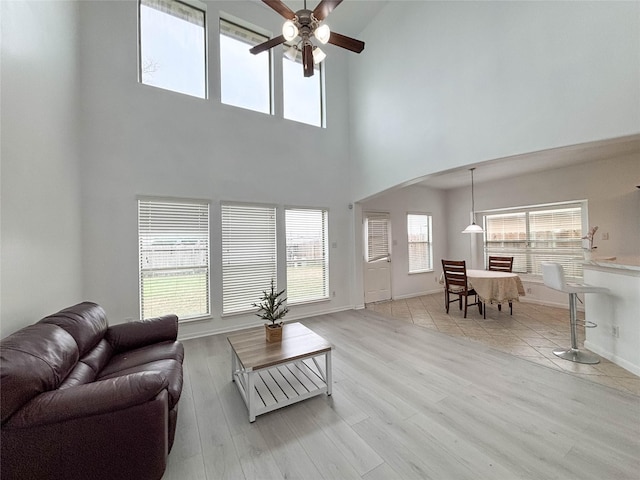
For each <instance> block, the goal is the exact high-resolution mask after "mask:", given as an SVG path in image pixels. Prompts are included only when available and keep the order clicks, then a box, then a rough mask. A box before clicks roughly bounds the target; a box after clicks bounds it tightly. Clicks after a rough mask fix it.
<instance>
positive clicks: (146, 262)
mask: <svg viewBox="0 0 640 480" xmlns="http://www.w3.org/2000/svg"><path fill="white" fill-rule="evenodd" d="M138 243H139V257H140V258H139V260H140V285H139V287H140V317H141V318H152V317H157V316H159V315H165V314H169V313H174V314H176V315H178V317H179V318H180V319H181V320H184V319H188V318H195V317H203V316H207V315H209V314H210V309H209V203H208V202H194V201H181V200H151V199H139V200H138Z"/></svg>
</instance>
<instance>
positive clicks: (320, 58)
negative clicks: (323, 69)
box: [313, 47, 327, 65]
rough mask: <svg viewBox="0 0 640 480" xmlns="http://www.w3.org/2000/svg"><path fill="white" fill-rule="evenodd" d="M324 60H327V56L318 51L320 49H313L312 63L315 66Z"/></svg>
mask: <svg viewBox="0 0 640 480" xmlns="http://www.w3.org/2000/svg"><path fill="white" fill-rule="evenodd" d="M325 58H327V54H326V53H324V52H323V51H322V50H320V47H316V48H314V49H313V63H315V64H316V65H317V64H319V63H320V62H321V61H323V60H324V59H325Z"/></svg>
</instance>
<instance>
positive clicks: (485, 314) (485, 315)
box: [482, 304, 487, 320]
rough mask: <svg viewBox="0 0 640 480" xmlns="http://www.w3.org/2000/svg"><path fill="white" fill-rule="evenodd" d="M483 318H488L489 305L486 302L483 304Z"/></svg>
mask: <svg viewBox="0 0 640 480" xmlns="http://www.w3.org/2000/svg"><path fill="white" fill-rule="evenodd" d="M482 318H483V319H484V320H486V319H487V306H486V305H484V304H483V305H482Z"/></svg>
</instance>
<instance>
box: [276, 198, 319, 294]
mask: <svg viewBox="0 0 640 480" xmlns="http://www.w3.org/2000/svg"><path fill="white" fill-rule="evenodd" d="M327 218H328V212H327V210H312V209H287V210H286V211H285V224H286V240H287V241H286V252H287V302H288V303H289V304H294V303H302V302H309V301H314V300H322V299H326V298H329V251H328V241H329V240H328V232H327V230H328V229H327Z"/></svg>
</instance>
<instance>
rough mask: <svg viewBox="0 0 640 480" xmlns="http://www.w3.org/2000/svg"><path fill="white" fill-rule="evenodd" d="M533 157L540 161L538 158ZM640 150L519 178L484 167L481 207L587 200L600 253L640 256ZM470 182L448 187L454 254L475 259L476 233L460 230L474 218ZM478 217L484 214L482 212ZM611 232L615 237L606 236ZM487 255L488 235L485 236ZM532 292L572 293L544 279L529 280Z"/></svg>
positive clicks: (538, 296) (563, 298)
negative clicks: (497, 175)
mask: <svg viewBox="0 0 640 480" xmlns="http://www.w3.org/2000/svg"><path fill="white" fill-rule="evenodd" d="M532 161H535V160H534V159H532ZM639 180H640V152H638V153H635V154H629V155H625V156H622V157H617V158H605V159H603V160H599V161H594V162H589V163H584V164H579V165H572V166H569V167H564V168H558V169H553V170H547V171H544V172H540V173H532V174H527V175H521V176H519V177H516V178H513V179H508V180H501V181H489V182H485V181H483V180H482V167H481V166H480V167H478V168H477V169H476V171H475V207H476V212H480V211H482V210H491V209H496V208H506V207H514V206H528V205H537V204H542V203H553V202H564V201H572V200H585V199H586V200H587V201H588V214H589V223H588V224H589V226H594V225H597V226H598V227H599V230H598V233H597V235H596V241H595V245H596V246H597V247H598V249H597V252H598V253H597V254H598V255H599V256H640V214H639V213H638V212H640V189H638V188H636V185H638V184H640V182H639ZM469 202H470V187H465V188H458V189H453V190H449V191H447V195H446V203H447V218H448V219H449V223H448V244H449V254H450V256H451V257H452V258H461V259H466V260H467V261H470V258H471V257H470V255H471V254H470V241H471V238H470V237H472V236H473V235H463V234H461V233H460V232H461V231H462V230H463V229H464V228H465V227H466V225H467V224H468V221H469V210H470V203H469ZM477 219H478V222H479V221H480V215H477ZM603 233H608V234H609V239H608V240H602V234H603ZM478 237H479V238H482V236H481V235H479V236H478ZM478 247H479V249H480V251H479V254H480V258H482V254H481V249H482V240H479V242H478ZM524 283H525V284H527V285H526V287H527V288H531V293H527V296H526V299H527V300H536V301H542V302H545V303H550V304H562V305H564V304H566V303H567V302H568V300H567V295H564V294H560V293H557V292H556V293H553V292H552V291H550V290H549V289H547V288H546V287H544V286H543V285H541V284H540V283H535V282H526V281H525V282H524Z"/></svg>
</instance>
